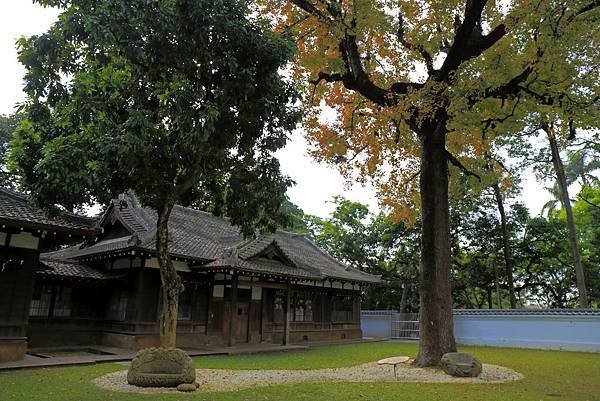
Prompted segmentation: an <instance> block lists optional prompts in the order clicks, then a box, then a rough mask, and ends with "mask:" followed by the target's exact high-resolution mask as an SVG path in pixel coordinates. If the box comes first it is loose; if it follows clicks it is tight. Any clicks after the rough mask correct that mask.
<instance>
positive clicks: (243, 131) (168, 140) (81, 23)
mask: <svg viewBox="0 0 600 401" xmlns="http://www.w3.org/2000/svg"><path fill="white" fill-rule="evenodd" d="M37 3H39V4H41V5H45V6H57V7H61V8H62V9H63V11H62V13H61V14H60V16H59V18H58V20H57V21H56V22H55V23H54V24H53V25H52V26H51V28H50V29H49V30H48V31H47V32H46V33H44V34H42V35H39V36H32V37H30V38H22V39H20V40H19V42H18V46H19V60H20V61H21V62H22V63H23V64H24V65H25V68H26V70H27V73H26V76H25V81H26V85H25V91H26V92H27V94H28V100H27V102H26V107H25V110H26V113H27V120H26V121H25V122H23V123H22V124H21V126H20V128H19V129H18V131H17V132H16V135H15V138H14V140H13V149H12V156H11V157H12V166H13V168H14V169H15V170H16V171H18V172H19V173H20V174H21V176H22V177H23V183H24V186H25V187H26V188H27V189H28V190H30V191H31V192H32V194H33V195H34V196H35V198H36V199H37V200H38V201H39V202H40V203H41V204H42V205H46V206H52V205H60V206H63V207H65V208H72V207H74V206H77V205H80V204H85V203H92V202H100V203H104V202H106V201H107V200H108V199H110V197H112V196H114V195H115V194H116V193H119V192H121V191H123V190H125V189H132V190H134V191H135V193H136V194H137V195H138V196H139V197H140V198H141V200H142V202H143V203H145V204H146V205H148V206H150V207H153V208H154V209H156V210H157V212H158V230H157V231H158V238H157V251H158V259H159V264H160V267H161V277H162V284H163V315H162V319H161V322H162V324H161V338H163V340H164V338H166V337H167V336H170V337H169V340H168V341H167V342H166V344H165V341H163V344H165V345H174V341H175V340H174V333H175V327H174V326H175V325H176V317H177V298H178V295H179V292H180V291H181V283H180V280H179V277H178V276H177V274H176V272H175V270H174V268H173V266H172V263H171V261H170V258H169V257H168V253H167V248H168V226H167V222H168V219H169V215H170V212H171V209H172V207H173V205H174V204H175V203H180V204H191V203H202V204H204V205H210V206H211V210H212V211H213V212H214V213H217V214H223V213H226V214H227V215H228V216H229V217H230V218H231V220H232V222H233V223H234V224H238V225H240V226H241V227H242V229H243V232H244V233H245V234H247V235H252V234H253V233H254V232H255V231H254V230H255V228H256V227H260V228H263V229H274V228H275V226H276V221H275V218H276V217H277V213H278V209H279V206H280V203H281V201H282V200H283V198H284V194H285V191H286V189H287V187H288V185H289V184H290V180H289V179H288V178H287V177H284V176H282V175H281V173H280V171H279V164H278V161H277V159H276V158H275V157H274V155H273V152H274V151H276V150H277V149H279V148H281V147H283V146H284V144H285V142H286V139H287V132H288V131H289V130H291V129H293V128H294V127H295V125H296V122H297V120H298V117H299V114H298V112H297V110H296V109H294V107H293V104H294V102H295V99H296V92H295V90H294V88H293V86H292V85H291V84H290V82H288V81H286V80H285V79H283V78H282V76H281V75H280V73H279V69H280V68H281V67H282V66H284V65H285V63H286V62H287V61H288V60H289V58H290V57H291V55H292V52H293V49H294V48H293V44H292V43H291V42H290V41H288V40H286V39H285V37H284V36H281V35H276V34H273V33H271V32H270V31H269V30H268V29H266V27H265V24H263V23H262V22H261V21H260V20H258V19H256V18H253V17H249V14H250V13H249V10H248V7H247V4H246V3H245V2H244V1H238V0H100V1H99V0H38V1H37ZM169 333H170V334H169Z"/></svg>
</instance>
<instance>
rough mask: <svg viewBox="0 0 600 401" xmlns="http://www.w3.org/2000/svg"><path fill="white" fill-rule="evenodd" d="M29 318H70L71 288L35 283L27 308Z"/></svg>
mask: <svg viewBox="0 0 600 401" xmlns="http://www.w3.org/2000/svg"><path fill="white" fill-rule="evenodd" d="M29 316H40V317H68V316H71V287H65V286H60V285H47V284H41V283H36V284H35V287H34V289H33V296H32V298H31V304H30V307H29Z"/></svg>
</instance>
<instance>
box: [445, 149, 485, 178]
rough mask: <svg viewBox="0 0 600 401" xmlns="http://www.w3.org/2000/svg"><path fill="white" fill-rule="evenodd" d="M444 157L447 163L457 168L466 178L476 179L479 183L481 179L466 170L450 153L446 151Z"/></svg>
mask: <svg viewBox="0 0 600 401" xmlns="http://www.w3.org/2000/svg"><path fill="white" fill-rule="evenodd" d="M446 157H447V158H448V161H449V162H450V163H452V164H453V165H454V166H455V167H458V168H459V169H460V170H461V171H462V172H463V174H465V175H467V176H471V177H475V178H477V180H479V181H481V177H480V176H479V175H478V174H476V173H474V172H472V171H471V170H469V169H468V168H466V167H465V166H464V165H463V164H462V163H461V162H460V160H458V159H457V158H456V157H455V156H454V155H453V154H452V153H450V152H449V151H448V150H446Z"/></svg>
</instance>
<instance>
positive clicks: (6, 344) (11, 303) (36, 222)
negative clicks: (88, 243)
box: [0, 188, 99, 362]
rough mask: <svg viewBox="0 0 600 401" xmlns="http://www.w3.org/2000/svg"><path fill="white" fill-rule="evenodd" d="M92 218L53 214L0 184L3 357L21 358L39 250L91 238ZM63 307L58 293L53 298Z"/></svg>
mask: <svg viewBox="0 0 600 401" xmlns="http://www.w3.org/2000/svg"><path fill="white" fill-rule="evenodd" d="M95 225H96V222H95V220H93V219H89V218H85V217H82V216H77V215H72V214H62V215H60V216H59V217H56V218H49V217H47V216H46V214H45V213H44V212H43V211H42V210H40V209H39V208H36V207H34V206H33V205H31V203H30V202H29V201H28V200H27V199H26V198H25V197H24V196H22V195H19V194H16V193H14V192H12V191H9V190H6V189H3V188H0V361H2V362H4V361H15V360H20V359H23V357H24V356H25V352H26V349H27V328H28V323H29V314H30V302H31V298H32V295H33V288H34V276H35V275H36V274H37V268H38V259H39V255H40V252H41V251H43V250H47V249H53V248H55V247H56V246H58V245H60V244H65V243H73V242H74V241H81V240H82V239H93V238H94V237H95V236H96V235H97V234H98V233H99V230H98V229H97V228H95ZM52 300H53V302H54V308H55V309H56V310H57V311H59V310H60V309H61V307H62V306H61V305H62V304H61V299H60V297H58V298H57V297H54V298H52Z"/></svg>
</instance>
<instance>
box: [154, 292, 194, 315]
mask: <svg viewBox="0 0 600 401" xmlns="http://www.w3.org/2000/svg"><path fill="white" fill-rule="evenodd" d="M161 298H162V297H161ZM161 309H162V308H161ZM177 320H192V293H191V292H190V291H184V292H182V293H181V294H179V306H178V307H177Z"/></svg>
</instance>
